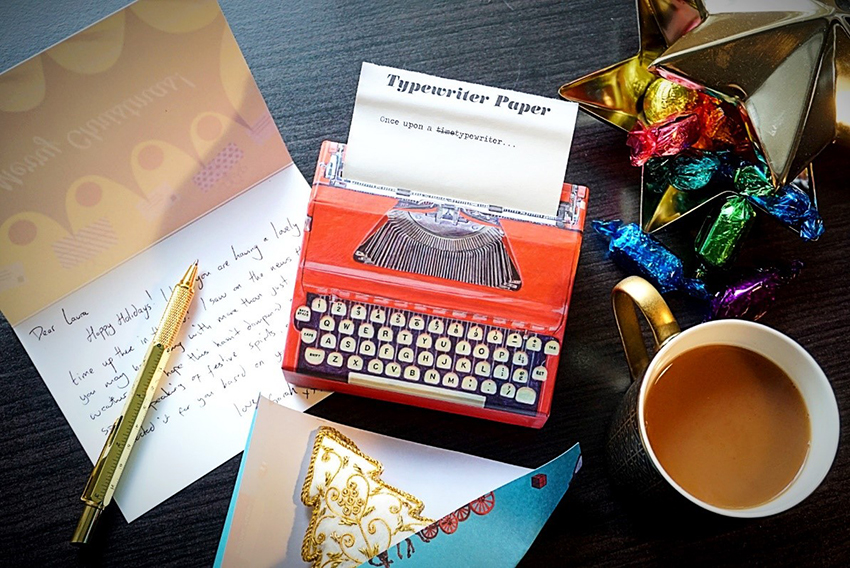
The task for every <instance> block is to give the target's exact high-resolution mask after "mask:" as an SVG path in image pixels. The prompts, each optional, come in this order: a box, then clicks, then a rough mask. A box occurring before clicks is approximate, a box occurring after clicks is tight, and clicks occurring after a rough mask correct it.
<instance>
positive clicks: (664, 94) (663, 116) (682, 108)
mask: <svg viewBox="0 0 850 568" xmlns="http://www.w3.org/2000/svg"><path fill="white" fill-rule="evenodd" d="M698 101H699V95H697V92H696V91H692V90H691V89H688V88H687V87H683V86H682V85H679V84H678V83H674V82H672V81H668V80H667V79H662V78H661V77H659V78H658V79H656V80H655V81H653V82H652V83H650V84H649V87H647V88H646V93H645V94H644V96H643V105H642V106H643V114H644V118H645V119H646V122H647V124H649V125H653V124H658V123H659V122H664V121H666V120H667V119H669V118H672V117H674V116H676V115H678V114H683V113H686V112H688V111H689V110H692V109H693V108H694V107H695V106H696V105H697V102H698Z"/></svg>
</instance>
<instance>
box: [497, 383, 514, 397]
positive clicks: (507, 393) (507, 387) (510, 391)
mask: <svg viewBox="0 0 850 568" xmlns="http://www.w3.org/2000/svg"><path fill="white" fill-rule="evenodd" d="M499 394H500V395H501V396H503V397H505V398H513V397H514V395H516V387H515V386H514V385H513V383H504V384H502V388H500V389H499Z"/></svg>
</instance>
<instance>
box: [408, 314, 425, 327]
mask: <svg viewBox="0 0 850 568" xmlns="http://www.w3.org/2000/svg"><path fill="white" fill-rule="evenodd" d="M407 327H409V328H410V329H412V330H413V331H422V330H423V329H425V318H423V317H422V316H410V321H409V322H408V323H407Z"/></svg>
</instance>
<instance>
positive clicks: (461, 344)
mask: <svg viewBox="0 0 850 568" xmlns="http://www.w3.org/2000/svg"><path fill="white" fill-rule="evenodd" d="M455 353H457V354H458V355H469V354H470V353H472V345H470V344H469V342H468V341H458V342H457V345H455Z"/></svg>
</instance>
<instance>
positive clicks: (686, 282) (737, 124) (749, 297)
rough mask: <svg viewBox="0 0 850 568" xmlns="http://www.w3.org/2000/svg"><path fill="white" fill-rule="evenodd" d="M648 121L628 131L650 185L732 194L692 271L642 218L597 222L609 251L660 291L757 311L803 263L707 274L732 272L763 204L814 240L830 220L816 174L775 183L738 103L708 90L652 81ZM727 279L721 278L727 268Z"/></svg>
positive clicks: (740, 313) (711, 222)
mask: <svg viewBox="0 0 850 568" xmlns="http://www.w3.org/2000/svg"><path fill="white" fill-rule="evenodd" d="M643 117H644V119H645V121H644V122H641V121H638V123H637V125H636V126H635V128H634V129H633V130H632V131H631V133H630V134H629V138H628V142H627V143H628V145H629V147H630V148H631V163H632V165H635V166H643V167H644V187H645V190H646V191H649V192H655V193H659V194H660V193H662V192H665V191H667V190H668V188H670V187H673V188H675V189H676V190H678V191H679V192H683V193H691V192H705V193H711V194H712V195H716V194H719V193H722V192H728V193H729V194H730V196H729V197H728V198H727V199H726V200H725V202H723V203H722V205H721V206H720V207H719V208H718V209H716V210H715V211H714V213H713V215H711V216H710V217H708V218H707V219H706V220H705V223H704V225H703V228H702V230H701V231H700V232H699V235H698V236H697V240H696V243H695V247H694V248H695V253H696V258H697V261H698V264H699V265H698V267H697V268H696V269H695V271H694V273H693V275H692V276H693V277H688V276H687V274H686V272H685V270H684V267H683V264H682V262H681V260H680V259H679V258H677V257H676V256H675V255H674V254H673V253H672V252H670V251H669V250H668V249H666V248H665V247H664V246H663V245H662V244H661V243H660V242H658V241H657V240H656V239H655V238H653V237H651V236H650V235H647V234H645V233H643V232H642V231H641V230H640V228H639V227H637V226H636V225H623V224H621V223H620V222H619V221H613V222H594V224H593V226H594V228H595V229H596V230H597V232H599V233H600V234H602V235H604V236H606V237H607V238H608V239H609V240H610V244H609V254H610V255H611V257H612V258H613V259H614V260H615V262H617V263H618V264H619V265H620V266H621V267H623V268H624V269H626V270H628V271H629V272H632V273H637V274H641V275H643V276H644V277H647V278H649V279H650V280H652V281H653V282H654V283H655V284H656V285H657V286H658V287H659V289H660V290H661V291H662V292H667V291H673V290H680V291H683V292H686V293H688V294H690V295H691V296H694V297H697V298H701V299H705V300H707V301H709V304H710V307H711V309H710V317H712V318H717V317H748V318H751V319H757V318H759V317H761V315H763V313H764V311H765V309H766V306H767V305H768V304H769V302H770V301H772V299H773V298H774V296H775V293H776V290H777V289H778V288H779V287H780V286H781V285H782V284H784V283H786V282H788V281H789V280H790V279H791V278H793V277H794V276H795V275H796V274H797V273H798V272H799V270H800V266H801V264H800V263H797V262H795V263H793V264H792V266H791V267H790V268H788V269H786V270H780V269H778V268H759V269H755V271H754V272H753V273H752V274H750V275H747V276H745V277H743V278H742V279H741V280H740V281H738V282H736V283H735V284H733V285H731V286H728V287H723V286H721V287H716V286H715V287H714V288H715V291H714V293H713V294H711V293H710V292H709V291H708V289H707V287H706V284H705V283H706V282H707V281H712V282H715V281H717V280H718V277H717V275H718V274H722V275H724V276H725V277H726V279H728V276H729V273H728V269H729V267H730V266H731V265H732V263H733V262H734V258H735V255H736V252H737V251H738V249H739V247H740V243H741V242H742V240H743V239H744V238H745V236H746V234H747V232H748V231H749V229H750V227H751V225H752V224H753V222H754V220H755V218H756V216H757V210H761V211H763V212H764V213H767V214H768V215H770V216H771V217H774V218H775V219H777V220H779V221H780V222H781V223H783V224H784V225H786V226H788V227H790V228H791V229H793V230H794V231H796V232H797V233H799V235H800V237H801V238H803V239H805V240H817V239H818V238H819V237H820V236H821V234H822V233H823V220H822V218H821V216H820V214H819V213H818V210H817V206H816V204H815V203H813V201H812V198H811V197H810V193H809V192H807V189H808V188H807V185H806V184H807V183H809V180H808V179H807V178H805V177H803V178H798V179H797V180H795V181H794V182H792V183H791V184H788V185H785V186H781V187H776V186H774V184H773V183H772V181H771V179H770V177H769V174H768V167H767V165H766V163H765V161H764V159H763V158H762V156H761V155H760V153H759V151H758V148H756V147H755V146H753V144H752V142H751V140H750V139H749V137H748V136H747V129H746V127H745V125H744V123H743V120H742V118H741V115H740V113H739V112H738V110H737V109H736V108H735V107H734V106H732V105H729V104H726V103H723V102H721V101H720V100H718V99H715V98H713V97H711V96H708V95H706V94H703V93H700V92H697V91H692V90H690V89H688V88H686V87H684V86H682V85H679V84H676V83H673V82H670V81H668V80H666V79H663V78H658V79H656V80H655V81H653V82H652V83H651V84H650V85H649V87H648V88H647V90H646V93H645V94H644V98H643ZM721 279H722V278H721Z"/></svg>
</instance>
